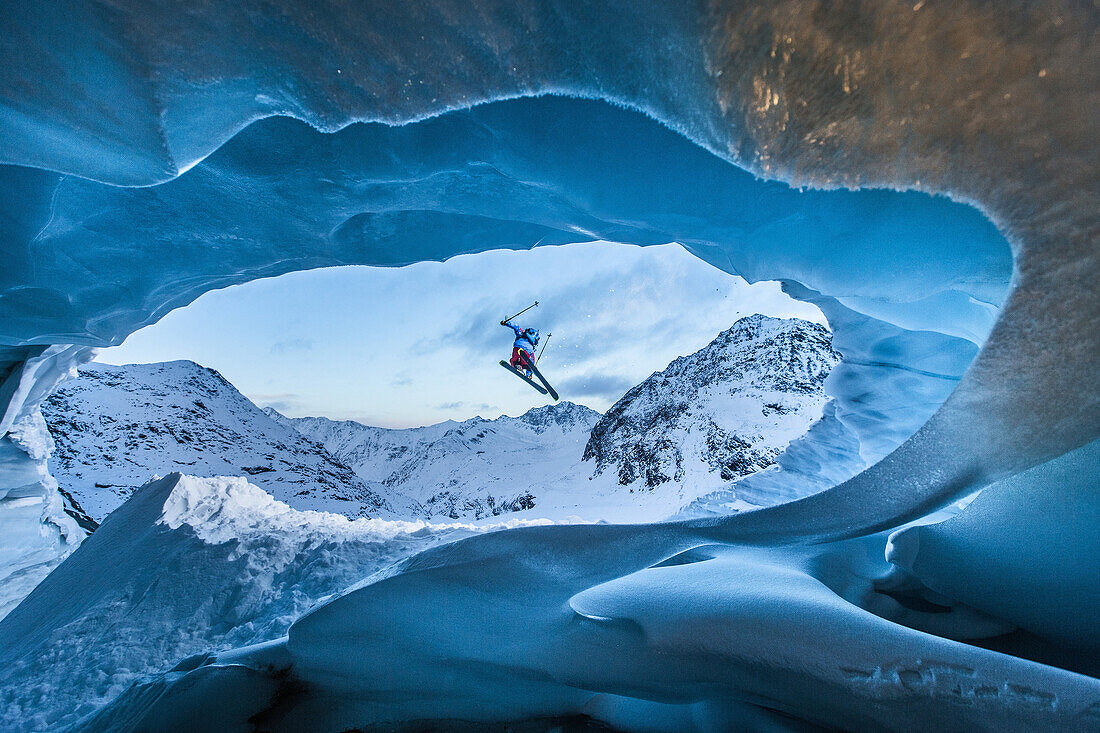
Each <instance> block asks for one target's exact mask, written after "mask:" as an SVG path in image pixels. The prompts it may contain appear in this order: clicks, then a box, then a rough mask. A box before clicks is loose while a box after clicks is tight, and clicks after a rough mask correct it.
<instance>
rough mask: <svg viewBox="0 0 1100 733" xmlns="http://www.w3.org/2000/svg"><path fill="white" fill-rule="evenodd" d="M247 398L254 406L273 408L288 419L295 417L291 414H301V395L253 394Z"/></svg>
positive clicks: (291, 393)
mask: <svg viewBox="0 0 1100 733" xmlns="http://www.w3.org/2000/svg"><path fill="white" fill-rule="evenodd" d="M246 396H247V397H248V399H250V400H252V402H253V404H255V405H256V406H257V407H260V408H264V407H272V408H274V409H275V410H277V411H279V412H280V413H282V414H284V415H287V416H288V417H293V415H290V413H294V412H301V408H302V400H301V395H298V394H295V393H293V392H284V393H282V394H251V395H246Z"/></svg>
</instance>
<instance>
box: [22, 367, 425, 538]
mask: <svg viewBox="0 0 1100 733" xmlns="http://www.w3.org/2000/svg"><path fill="white" fill-rule="evenodd" d="M42 414H43V416H44V417H45V419H46V423H47V425H48V426H49V429H50V433H51V434H52V436H53V439H54V442H55V443H56V448H55V450H54V452H53V453H52V455H51V456H50V459H49V466H50V471H51V473H52V474H53V476H54V477H55V478H56V479H57V481H58V484H59V485H60V488H61V490H62V491H63V492H65V493H66V494H68V495H69V496H71V498H72V500H73V501H74V503H76V504H77V505H78V507H80V508H82V509H83V511H84V512H86V513H87V514H88V515H90V516H91V517H92V518H93V519H95V520H96V521H102V519H103V518H104V517H105V516H106V515H107V514H109V513H110V512H111V511H112V510H114V509H115V508H116V507H118V506H119V505H120V504H121V503H122V502H123V501H125V500H126V498H127V497H129V495H130V494H131V493H132V492H133V491H134V489H136V488H137V487H139V486H141V485H142V484H144V483H145V482H147V481H149V480H150V479H151V478H153V477H154V476H155V475H166V474H168V473H169V472H171V471H181V472H185V473H187V474H189V475H192V476H225V475H228V476H247V477H248V480H249V481H251V482H252V483H254V484H256V485H257V486H260V487H262V488H264V489H265V490H267V491H268V492H270V493H271V495H272V496H274V497H275V498H276V499H279V500H281V501H284V502H286V503H287V504H289V505H290V506H292V507H294V508H296V509H322V510H326V511H331V512H337V513H340V514H346V515H348V516H351V517H359V516H383V517H389V516H402V517H408V516H415V515H416V514H417V507H416V506H415V503H413V502H410V501H409V500H408V499H407V498H406V497H403V496H401V495H400V494H399V493H398V492H394V491H387V492H386V493H385V494H384V495H383V494H382V493H380V492H379V491H378V490H377V489H378V487H372V486H370V485H369V484H368V482H366V481H364V480H363V479H361V478H360V477H359V476H358V475H356V474H355V472H354V471H352V470H351V469H350V468H348V467H347V466H346V465H344V464H343V463H341V462H340V461H339V460H337V459H335V458H334V457H333V456H331V455H330V454H329V453H328V452H327V451H326V450H325V449H324V448H323V447H322V446H320V445H318V444H317V443H315V442H313V441H310V440H309V439H308V438H306V437H305V436H304V435H302V434H301V433H300V432H298V431H296V430H293V429H290V428H288V427H287V426H285V425H282V424H280V423H278V422H276V421H275V420H272V419H271V418H270V417H268V416H267V415H265V414H264V413H263V411H262V410H260V409H259V408H258V407H256V405H254V404H253V403H252V402H250V401H249V400H248V398H246V397H245V396H244V395H242V394H241V393H240V392H238V391H237V389H236V388H235V387H234V386H233V385H232V384H230V383H229V382H228V381H227V380H226V379H225V378H224V377H222V376H221V375H220V374H218V372H216V371H214V370H213V369H207V368H204V367H201V366H199V365H198V364H195V363H194V362H190V361H173V362H166V363H163V364H130V365H127V366H111V365H108V364H98V363H92V364H87V365H85V366H84V367H82V368H81V369H80V376H79V377H77V378H76V379H71V380H69V381H67V382H65V383H64V384H63V385H61V387H60V388H59V389H58V390H57V391H56V392H55V393H54V394H53V395H51V396H50V398H49V399H48V400H46V401H45V402H44V403H43V405H42Z"/></svg>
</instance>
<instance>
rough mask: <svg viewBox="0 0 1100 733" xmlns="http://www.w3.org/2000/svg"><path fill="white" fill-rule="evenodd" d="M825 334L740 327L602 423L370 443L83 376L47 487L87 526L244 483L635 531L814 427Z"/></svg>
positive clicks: (832, 360)
mask: <svg viewBox="0 0 1100 733" xmlns="http://www.w3.org/2000/svg"><path fill="white" fill-rule="evenodd" d="M839 358H840V357H839V354H837V353H836V352H835V351H834V350H833V349H832V346H831V343H830V335H829V332H828V331H827V330H826V329H825V328H824V327H822V326H820V325H817V324H814V323H810V322H808V321H802V320H782V319H776V318H769V317H766V316H759V315H757V316H750V317H748V318H744V319H742V320H740V321H738V322H737V323H736V324H734V326H733V327H732V328H730V329H729V330H727V331H725V332H723V333H722V334H720V335H719V336H718V337H717V338H716V339H715V340H714V341H712V342H711V343H710V344H709V345H707V346H706V347H705V348H703V349H701V350H700V351H698V352H696V353H695V354H692V355H690V356H685V357H681V358H679V359H677V360H675V361H674V362H672V364H670V365H669V366H668V367H667V368H666V369H665V370H663V371H661V372H658V373H655V374H653V375H651V376H650V377H648V378H647V379H646V380H644V381H643V382H642V383H641V384H639V385H637V386H636V387H634V388H633V389H631V390H630V391H629V392H627V394H626V395H624V396H623V398H622V399H621V400H619V402H617V403H616V404H615V405H614V406H613V407H612V408H611V409H610V410H609V411H608V412H607V414H606V415H603V416H601V415H600V414H599V413H597V412H595V411H594V410H591V409H589V408H587V407H584V406H582V405H576V404H573V403H571V402H561V403H558V404H554V405H546V406H541V407H536V408H533V409H531V410H529V411H528V412H527V413H525V414H523V415H521V416H519V417H508V416H505V417H500V418H497V419H494V420H486V419H483V418H480V417H475V418H472V419H470V420H466V421H464V422H454V421H447V422H443V423H439V424H437V425H430V426H427V427H420V428H408V429H387V428H377V427H371V426H368V425H363V424H360V423H357V422H352V421H346V420H345V421H336V420H330V419H328V418H324V417H305V418H288V417H285V416H283V415H281V414H280V413H278V412H277V411H275V410H274V409H271V408H267V409H265V410H260V409H259V408H257V407H256V406H255V405H253V404H252V403H251V402H249V401H248V400H247V398H245V397H244V396H243V395H241V394H240V393H239V392H238V391H237V390H236V389H235V388H234V387H233V386H232V385H231V384H230V383H229V382H227V381H226V380H225V379H224V378H222V377H221V376H220V375H219V374H218V373H217V372H215V371H213V370H211V369H206V368H203V367H201V366H199V365H197V364H194V363H192V362H170V363H166V364H146V365H128V366H122V367H114V366H108V365H103V364H92V365H89V366H88V367H86V368H85V369H83V370H82V371H81V375H80V377H79V378H77V379H74V380H70V381H69V382H66V383H64V384H63V385H62V386H61V388H60V389H59V390H58V391H57V393H55V394H54V395H53V396H52V397H51V398H50V399H49V400H48V401H47V402H46V404H45V405H44V406H43V414H44V416H45V418H46V421H47V424H48V425H49V427H50V431H51V433H52V434H53V435H54V439H55V441H56V443H57V449H56V450H55V451H54V454H53V457H52V458H51V470H52V472H53V474H54V476H55V477H56V478H57V479H58V481H59V483H60V485H61V488H62V489H63V490H64V491H65V492H67V493H68V494H70V495H71V497H72V500H73V501H74V502H75V503H77V504H78V505H79V506H81V507H83V510H84V511H86V512H87V513H88V514H90V515H91V516H92V517H93V518H96V519H101V518H102V517H103V516H105V515H106V514H107V513H108V512H109V511H111V510H112V509H113V508H115V507H116V506H118V504H120V503H121V502H122V501H123V500H124V499H125V498H126V496H128V495H129V493H130V492H131V491H132V490H133V489H134V488H135V487H137V486H140V485H141V484H143V483H145V481H147V480H148V479H150V478H151V477H152V476H153V475H154V474H159V475H163V474H166V473H168V472H170V471H181V472H184V473H188V474H192V475H197V476H213V475H246V476H248V477H249V480H250V481H251V482H253V483H255V484H257V485H259V486H261V487H263V488H264V489H266V490H267V491H269V492H270V493H272V494H273V495H274V496H275V497H276V498H278V499H280V500H282V501H285V502H287V503H288V504H290V505H291V506H294V507H296V508H307V509H324V510H327V511H337V512H341V513H344V514H348V515H351V516H384V517H407V518H415V517H421V518H430V517H448V518H453V519H459V518H462V519H473V520H477V519H482V518H485V517H491V516H496V515H500V514H504V513H511V512H525V513H529V514H531V515H532V516H540V517H542V516H545V517H548V518H554V519H562V518H567V517H571V516H577V517H580V518H583V519H608V520H611V521H644V520H653V519H659V518H662V517H664V516H667V515H669V514H671V513H673V512H675V511H676V510H677V509H679V508H680V507H681V506H683V505H684V504H686V503H688V502H690V501H691V500H693V499H694V498H696V497H698V496H700V495H702V494H705V493H707V492H709V491H712V490H714V489H716V488H719V487H722V486H728V485H729V484H730V483H731V482H735V481H737V480H738V479H739V478H741V477H743V476H746V475H748V474H750V473H753V472H755V471H759V470H763V469H766V468H767V467H768V466H771V465H772V464H773V463H774V462H775V459H776V457H777V456H778V455H779V454H780V453H781V452H782V451H783V449H784V447H785V446H786V445H787V444H788V443H789V442H790V441H791V440H793V439H795V438H797V437H799V436H800V435H802V434H803V433H805V431H806V430H807V429H808V428H809V426H810V425H811V424H812V423H813V422H814V421H815V420H817V419H818V418H819V417H820V416H821V412H822V408H823V407H824V405H825V403H826V401H827V399H828V398H827V397H826V395H825V393H824V391H823V390H822V384H823V382H824V380H825V377H826V376H827V375H828V373H829V371H830V370H831V369H832V368H833V366H835V365H836V363H837V362H838V361H839Z"/></svg>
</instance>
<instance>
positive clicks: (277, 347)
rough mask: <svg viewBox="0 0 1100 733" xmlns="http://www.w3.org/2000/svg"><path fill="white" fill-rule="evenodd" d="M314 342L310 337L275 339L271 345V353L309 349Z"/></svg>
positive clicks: (286, 352)
mask: <svg viewBox="0 0 1100 733" xmlns="http://www.w3.org/2000/svg"><path fill="white" fill-rule="evenodd" d="M315 343H316V340H315V339H312V338H296V339H285V340H283V341H276V342H275V343H274V344H272V345H271V353H272V354H288V353H291V352H295V351H309V350H310V349H312V348H313V345H314V344H315Z"/></svg>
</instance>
